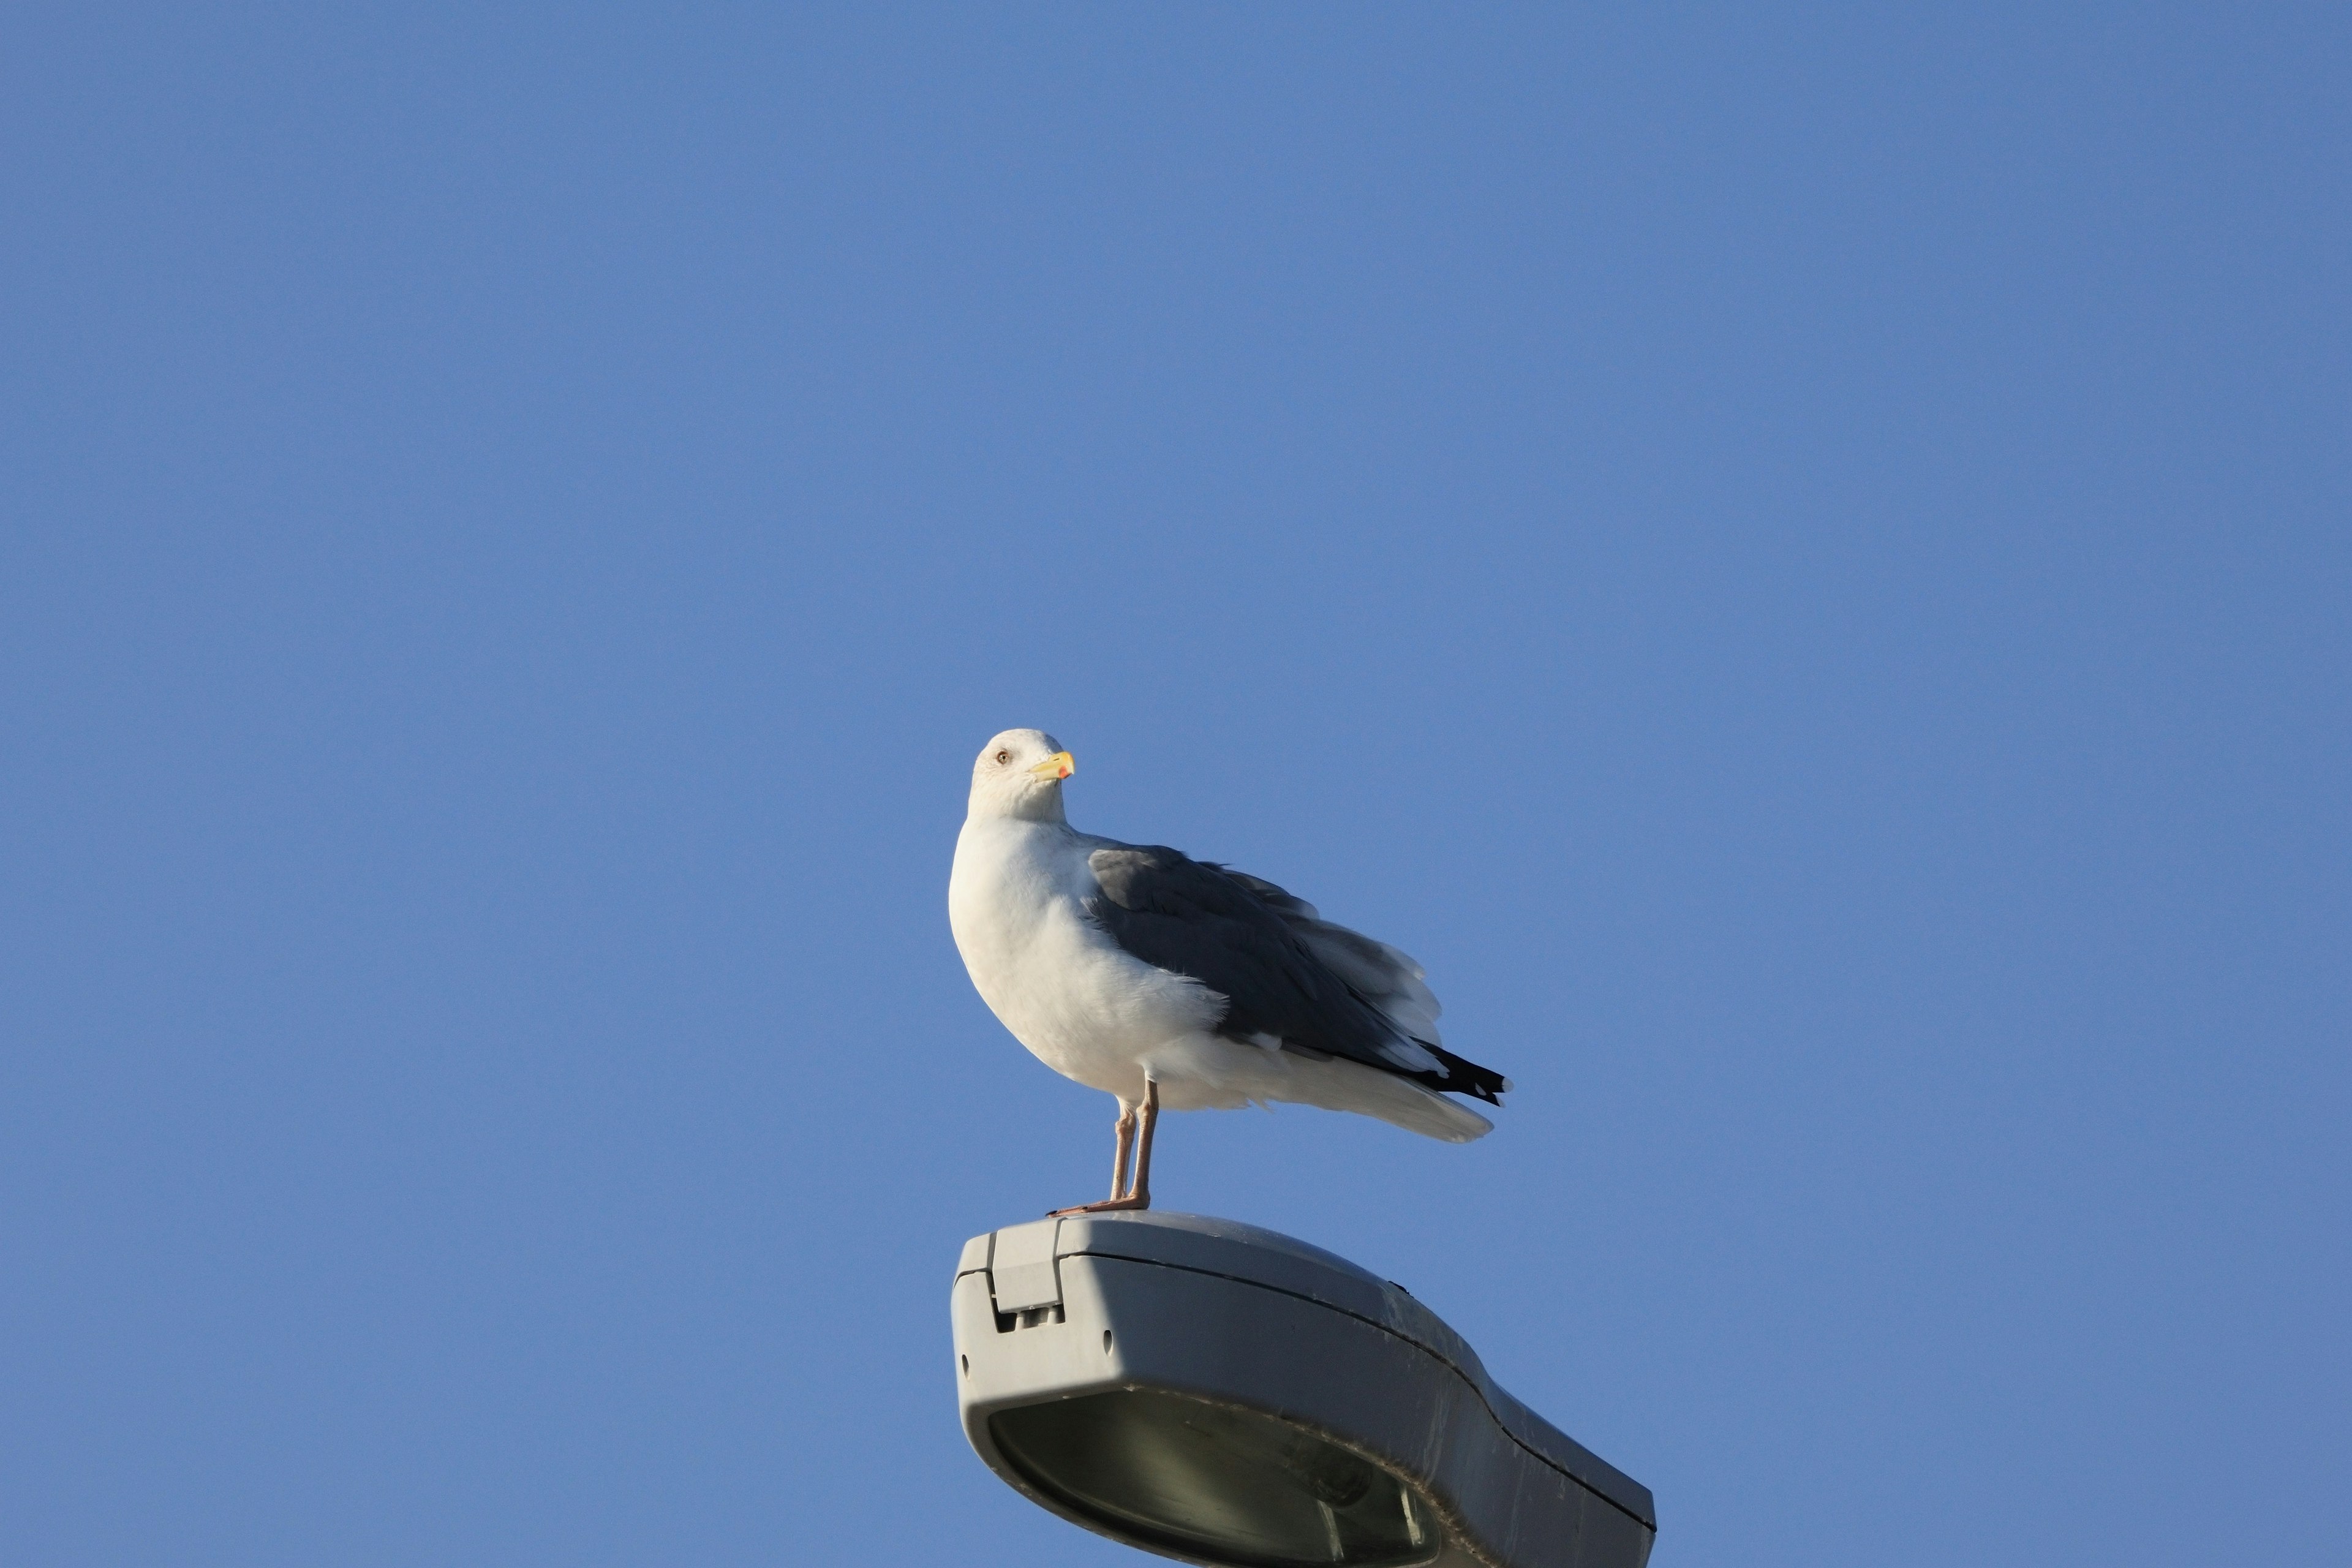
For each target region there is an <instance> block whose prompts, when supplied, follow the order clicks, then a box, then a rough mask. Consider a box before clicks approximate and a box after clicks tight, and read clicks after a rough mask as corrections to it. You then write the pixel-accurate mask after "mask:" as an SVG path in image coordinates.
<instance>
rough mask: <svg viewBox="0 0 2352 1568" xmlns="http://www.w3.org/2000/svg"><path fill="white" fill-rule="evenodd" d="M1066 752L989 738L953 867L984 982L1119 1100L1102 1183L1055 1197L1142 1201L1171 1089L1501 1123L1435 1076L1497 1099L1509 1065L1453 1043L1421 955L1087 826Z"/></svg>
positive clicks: (967, 943) (957, 908) (1027, 735)
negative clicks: (1485, 1063)
mask: <svg viewBox="0 0 2352 1568" xmlns="http://www.w3.org/2000/svg"><path fill="white" fill-rule="evenodd" d="M1076 769H1077V763H1076V759H1075V758H1073V757H1072V756H1071V755H1070V753H1069V752H1068V750H1067V749H1066V747H1064V746H1063V745H1062V743H1061V742H1059V741H1056V740H1055V739H1054V737H1052V736H1051V735H1048V734H1046V733H1045V731H1042V730H1007V731H1004V732H1003V733H1002V734H1000V735H998V736H997V737H996V738H995V739H994V740H992V741H991V742H988V744H987V745H986V746H984V747H982V749H981V752H980V756H979V757H978V758H977V759H976V760H975V761H974V762H973V763H972V767H971V804H970V805H969V807H968V808H967V811H966V814H965V816H964V823H963V831H962V832H961V834H959V835H958V836H957V838H956V853H955V870H954V872H953V874H952V875H951V876H950V878H949V880H948V922H949V924H950V926H951V927H952V928H953V929H954V931H955V941H956V948H957V950H958V951H959V952H961V953H962V954H963V963H964V967H965V969H967V970H968V971H970V972H971V983H972V984H973V986H974V987H976V988H977V989H978V990H979V992H980V994H981V999H982V1001H984V1002H986V1003H987V1004H988V1005H989V1009H990V1010H991V1011H992V1012H993V1013H994V1014H995V1015H996V1016H997V1018H998V1019H999V1020H1000V1021H1001V1022H1002V1023H1003V1025H1004V1026H1005V1027H1006V1028H1007V1029H1009V1030H1011V1031H1012V1032H1013V1037H1014V1038H1015V1039H1017V1040H1019V1041H1020V1042H1021V1043H1022V1044H1023V1045H1024V1046H1026V1047H1029V1050H1030V1052H1031V1053H1032V1054H1033V1055H1034V1056H1035V1057H1036V1058H1038V1059H1039V1060H1041V1061H1043V1062H1044V1063H1045V1065H1046V1066H1047V1067H1050V1068H1053V1069H1054V1070H1055V1071H1056V1072H1058V1073H1060V1074H1061V1075H1062V1076H1063V1077H1065V1078H1068V1079H1076V1081H1077V1082H1079V1083H1083V1084H1085V1085H1087V1087H1088V1088H1091V1089H1101V1090H1102V1091H1103V1092H1104V1093H1106V1094H1108V1095H1111V1096H1113V1097H1114V1098H1116V1099H1117V1100H1118V1120H1117V1121H1114V1122H1113V1123H1112V1131H1113V1134H1114V1137H1115V1140H1116V1144H1115V1152H1114V1154H1113V1158H1112V1164H1111V1186H1110V1196H1109V1197H1108V1198H1107V1199H1105V1200H1104V1201H1102V1202H1100V1203H1092V1204H1081V1205H1077V1206H1076V1207H1075V1208H1066V1209H1057V1210H1055V1213H1056V1214H1089V1213H1096V1212H1099V1211H1103V1210H1110V1209H1144V1208H1150V1206H1151V1135H1152V1131H1153V1129H1154V1127H1155V1126H1156V1125H1157V1124H1158V1122H1159V1119H1160V1110H1161V1109H1162V1108H1163V1107H1164V1108H1165V1109H1167V1110H1232V1109H1234V1108H1236V1107H1240V1106H1244V1105H1253V1104H1265V1103H1266V1102H1269V1101H1272V1100H1288V1101H1292V1102H1295V1103H1299V1104H1305V1105H1319V1106H1322V1107H1324V1108H1326V1109H1327V1110H1353V1111H1360V1112H1361V1113H1362V1114H1364V1115H1367V1116H1377V1117H1379V1118H1380V1119H1381V1121H1388V1122H1392V1123H1394V1124H1395V1125H1397V1126H1399V1127H1403V1128H1408V1129H1410V1130H1411V1131H1415V1132H1420V1133H1424V1134H1426V1135H1427V1136H1429V1137H1432V1138H1442V1139H1444V1140H1445V1141H1446V1142H1453V1143H1466V1142H1469V1141H1470V1140H1472V1139H1474V1138H1479V1137H1483V1136H1485V1135H1486V1133H1488V1132H1490V1131H1493V1130H1494V1123H1493V1122H1491V1121H1487V1120H1486V1118H1485V1117H1483V1116H1481V1115H1479V1114H1478V1113H1477V1112H1476V1111H1475V1110H1471V1109H1470V1108H1469V1107H1468V1106H1465V1105H1464V1104H1462V1103H1461V1102H1460V1101H1458V1100H1449V1099H1447V1098H1446V1094H1447V1093H1454V1094H1465V1095H1468V1096H1469V1097H1471V1098H1472V1099H1474V1100H1484V1101H1486V1103H1487V1104H1489V1105H1500V1104H1501V1103H1502V1100H1501V1098H1500V1096H1501V1095H1502V1093H1503V1092H1504V1091H1506V1090H1507V1089H1509V1088H1510V1087H1511V1084H1510V1080H1509V1079H1506V1078H1504V1077H1503V1076H1502V1075H1501V1074H1500V1073H1497V1072H1495V1071H1494V1070H1492V1069H1491V1068H1482V1067H1480V1066H1478V1065H1477V1064H1476V1063H1475V1062H1470V1061H1465V1060H1464V1059H1463V1058H1460V1057H1457V1056H1455V1055H1454V1053H1453V1052H1451V1051H1449V1050H1447V1049H1446V1048H1445V1047H1444V1044H1443V1043H1442V1042H1441V1041H1440V1040H1439V1038H1438V1033H1437V1014H1438V1003H1437V998H1436V996H1434V995H1433V994H1431V992H1430V989H1429V986H1428V985H1427V984H1425V983H1424V982H1423V977H1422V968H1421V965H1420V964H1418V963H1414V962H1413V961H1412V959H1410V958H1408V957H1406V956H1405V955H1404V954H1403V953H1402V952H1398V951H1397V950H1396V949H1395V948H1393V947H1391V946H1390V945H1389V944H1388V943H1386V942H1376V941H1374V940H1373V939H1371V938H1370V937H1368V936H1364V935H1362V934H1360V933H1359V932H1356V931H1349V929H1348V928H1347V927H1345V926H1341V925H1334V924H1333V923H1331V922H1330V921H1327V920H1325V919H1323V917H1322V916H1321V915H1320V914H1318V913H1317V912H1316V909H1315V906H1314V905H1312V904H1310V903H1307V901H1306V900H1303V899H1299V898H1297V897H1294V896H1293V895H1292V894H1290V893H1288V892H1286V891H1285V890H1284V889H1280V888H1278V887H1276V886H1275V885H1274V884H1273V883H1272V882H1269V881H1266V880H1265V879H1264V878H1260V877H1253V876H1251V875H1250V874H1249V873H1248V872H1246V871H1237V870H1235V869H1234V868H1232V867H1230V866H1222V865H1218V864H1216V863H1215V862H1213V861H1208V860H1195V859H1193V858H1191V857H1190V856H1188V855H1185V854H1184V853H1182V852H1181V850H1176V849H1171V848H1168V847H1166V846H1164V845H1158V844H1122V843H1120V842H1119V841H1118V839H1116V838H1099V837H1096V836H1095V835H1093V834H1090V833H1080V832H1079V831H1077V830H1076V828H1074V827H1072V826H1070V824H1069V819H1068V818H1067V817H1066V816H1065V815H1064V814H1063V809H1062V782H1063V781H1064V780H1065V779H1067V778H1068V777H1070V775H1071V774H1072V773H1075V772H1076ZM1441 1091H1444V1092H1441ZM1130 1152H1132V1154H1133V1159H1134V1164H1133V1173H1132V1175H1131V1176H1130V1174H1129V1154H1130Z"/></svg>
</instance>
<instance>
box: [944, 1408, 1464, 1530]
mask: <svg viewBox="0 0 2352 1568" xmlns="http://www.w3.org/2000/svg"><path fill="white" fill-rule="evenodd" d="M989 1430H990V1433H991V1435H992V1436H994V1437H995V1439H996V1446H997V1447H998V1449H999V1450H1000V1451H1001V1452H1002V1453H1003V1455H1004V1456H1005V1458H1008V1459H1010V1460H1011V1461H1012V1462H1013V1466H1014V1467H1015V1468H1018V1469H1019V1470H1020V1472H1021V1473H1022V1475H1023V1476H1024V1477H1025V1478H1026V1479H1028V1480H1029V1482H1030V1484H1032V1485H1033V1486H1034V1487H1036V1488H1037V1489H1039V1490H1040V1491H1043V1492H1045V1493H1047V1494H1049V1495H1050V1496H1052V1497H1053V1498H1055V1500H1057V1501H1059V1502H1061V1503H1062V1504H1063V1505H1064V1506H1066V1507H1067V1508H1069V1509H1070V1510H1072V1511H1074V1512H1076V1513H1080V1514H1084V1515H1086V1516H1087V1517H1088V1518H1091V1519H1094V1520H1096V1521H1099V1522H1101V1523H1102V1524H1104V1525H1105V1526H1107V1527H1108V1528H1109V1529H1110V1530H1112V1531H1115V1532H1117V1533H1118V1534H1120V1535H1124V1536H1127V1537H1129V1538H1130V1539H1133V1540H1136V1541H1139V1542H1147V1543H1150V1544H1154V1545H1160V1546H1165V1547H1168V1548H1170V1549H1171V1550H1173V1551H1177V1552H1184V1553H1186V1554H1188V1555H1190V1556H1194V1557H1205V1558H1209V1559H1211V1560H1213V1561H1215V1562H1219V1563H1234V1564H1237V1565H1242V1568H1294V1565H1302V1568H1303V1565H1304V1564H1307V1563H1347V1564H1357V1565H1361V1568H1380V1565H1384V1564H1401V1563H1425V1562H1427V1561H1428V1560H1429V1559H1430V1558H1432V1557H1433V1556H1435V1555H1436V1552H1437V1542H1436V1540H1435V1531H1433V1530H1432V1529H1431V1528H1430V1526H1429V1524H1428V1522H1427V1518H1428V1516H1427V1515H1426V1513H1425V1512H1423V1510H1422V1509H1421V1508H1420V1507H1419V1506H1418V1505H1416V1503H1415V1502H1414V1500H1413V1499H1412V1496H1411V1494H1410V1493H1408V1492H1407V1491H1406V1490H1405V1489H1404V1488H1403V1487H1402V1485H1401V1484H1400V1483H1399V1482H1398V1481H1397V1480H1396V1479H1395V1478H1394V1477H1392V1476H1391V1475H1390V1474H1389V1473H1388V1472H1387V1471H1385V1470H1383V1469H1381V1468H1380V1467H1379V1466H1377V1465H1374V1464H1371V1463H1370V1462H1369V1461H1368V1460H1365V1459H1362V1458H1359V1457H1357V1456H1356V1455H1354V1454H1352V1453H1349V1451H1348V1450H1347V1449H1345V1448H1342V1447H1339V1446H1338V1445H1336V1444H1333V1443H1328V1442H1326V1441H1325V1440H1324V1439H1322V1438H1320V1437H1318V1436H1315V1435H1314V1434H1312V1433H1310V1432H1307V1431H1303V1430H1301V1429H1300V1428H1298V1427H1297V1426H1291V1425H1290V1424H1289V1423H1287V1422H1285V1421H1281V1420H1277V1419H1276V1418H1275V1417H1273V1416H1271V1415H1259V1414H1257V1413H1256V1412H1255V1411H1247V1410H1233V1409H1228V1408H1226V1407H1224V1406H1223V1405H1207V1404H1203V1403H1202V1402H1201V1401H1200V1400H1197V1399H1187V1398H1184V1397H1183V1396H1181V1394H1163V1393H1160V1392H1157V1391H1154V1390H1148V1389H1139V1390H1130V1391H1120V1392H1117V1393H1111V1394H1087V1395H1086V1396H1084V1397H1082V1398H1078V1399H1061V1400H1054V1401H1051V1402H1049V1403H1046V1404H1043V1405H1022V1406H1020V1407H1019V1408H1017V1409H1013V1410H1003V1411H999V1412H998V1413H997V1414H996V1415H992V1416H991V1417H990V1418H989Z"/></svg>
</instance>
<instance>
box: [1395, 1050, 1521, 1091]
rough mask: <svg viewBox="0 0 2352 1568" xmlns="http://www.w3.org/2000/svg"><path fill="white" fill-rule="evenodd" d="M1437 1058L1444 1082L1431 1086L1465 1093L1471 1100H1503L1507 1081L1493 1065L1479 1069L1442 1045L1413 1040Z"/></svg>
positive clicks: (1508, 1082) (1476, 1065) (1509, 1081)
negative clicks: (1443, 1070) (1442, 1070)
mask: <svg viewBox="0 0 2352 1568" xmlns="http://www.w3.org/2000/svg"><path fill="white" fill-rule="evenodd" d="M1416 1043H1417V1044H1419V1045H1420V1046H1421V1047H1422V1048H1423V1049H1424V1050H1426V1051H1427V1052H1428V1053H1429V1054H1430V1055H1431V1056H1433V1057H1435V1058H1437V1060H1438V1064H1439V1065H1440V1066H1441V1067H1443V1068H1444V1069H1445V1081H1444V1083H1441V1084H1438V1085H1436V1086H1435V1087H1437V1088H1439V1089H1444V1090H1446V1091H1447V1092H1449V1093H1453V1094H1466V1095H1468V1096H1469V1097H1470V1098H1471V1099H1473V1100H1485V1101H1486V1103H1487V1104H1489V1105H1500V1104H1502V1103H1503V1094H1504V1091H1505V1090H1507V1089H1509V1088H1510V1087H1511V1080H1510V1079H1507V1078H1505V1077H1504V1076H1503V1075H1502V1074H1501V1073H1498V1072H1496V1070H1495V1069H1494V1068H1482V1067H1480V1066H1479V1065H1478V1064H1477V1063H1476V1062H1474V1061H1471V1060H1470V1059H1468V1058H1465V1057H1457V1056H1455V1055H1454V1053H1453V1052H1452V1051H1449V1050H1447V1049H1446V1048H1445V1047H1444V1046H1433V1045H1431V1044H1430V1043H1429V1042H1428V1041H1427V1040H1422V1041H1418V1042H1416Z"/></svg>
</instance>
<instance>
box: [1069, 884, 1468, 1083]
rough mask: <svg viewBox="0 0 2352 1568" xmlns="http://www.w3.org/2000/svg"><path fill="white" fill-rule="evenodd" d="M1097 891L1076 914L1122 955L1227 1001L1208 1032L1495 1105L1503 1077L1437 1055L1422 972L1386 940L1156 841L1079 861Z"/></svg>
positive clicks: (1432, 1006) (1433, 1005)
mask: <svg viewBox="0 0 2352 1568" xmlns="http://www.w3.org/2000/svg"><path fill="white" fill-rule="evenodd" d="M1087 865H1088V867H1089V868H1091V869H1092V870H1093V871H1094V874H1095V879H1096V881H1097V883H1098V884H1099V886H1100V887H1101V889H1102V891H1101V894H1100V896H1098V897H1097V898H1094V899H1090V900H1087V910H1088V912H1089V913H1090V914H1091V915H1093V917H1094V918H1095V920H1096V921H1097V923H1099V924H1100V925H1101V926H1102V927H1103V929H1104V930H1105V931H1108V932H1109V934H1110V936H1111V938H1112V939H1113V940H1114V941H1116V942H1118V944H1119V945H1120V946H1121V947H1122V948H1124V949H1126V950H1127V951H1128V952H1130V953H1132V954H1134V955H1135V956H1136V957H1138V958H1140V959H1142V960H1143V961H1144V962H1145V963H1150V964H1153V965H1155V966H1157V967H1159V968H1161V969H1165V970H1168V971H1170V972H1171V973H1179V974H1187V975H1190V976H1192V978H1193V979H1195V980H1198V981H1200V982H1201V983H1202V984H1204V985H1207V986H1208V987H1210V988H1211V989H1212V990H1214V991H1216V992H1219V993H1220V994H1223V996H1225V998H1226V999H1227V1010H1226V1014H1225V1016H1224V1018H1223V1021H1222V1022H1221V1024H1220V1025H1219V1029H1218V1032H1219V1033H1221V1034H1223V1035H1224V1036H1226V1037H1228V1038H1232V1039H1235V1040H1240V1041H1243V1042H1245V1043H1249V1044H1256V1045H1264V1044H1266V1043H1268V1042H1270V1041H1278V1042H1279V1043H1280V1045H1281V1047H1283V1048H1284V1049H1288V1050H1303V1051H1306V1052H1309V1053H1313V1054H1321V1055H1328V1056H1337V1057H1345V1058H1349V1060H1352V1061H1358V1062H1361V1063H1363V1064H1364V1065H1365V1066H1367V1067H1376V1068H1381V1069H1382V1070H1384V1071H1388V1072H1392V1073H1395V1074H1397V1075H1398V1076H1400V1077H1402V1078H1410V1079H1414V1080H1415V1081H1416V1082H1419V1083H1423V1084H1425V1085H1427V1086H1428V1087H1430V1088H1432V1089H1453V1090H1455V1091H1457V1092H1460V1093H1465V1094H1470V1095H1475V1096H1476V1097H1477V1098H1478V1099H1480V1100H1489V1101H1494V1100H1495V1097H1496V1093H1497V1092H1498V1091H1500V1090H1501V1089H1505V1088H1507V1082H1506V1080H1505V1079H1503V1077H1502V1075H1501V1074H1499V1073H1496V1072H1493V1071H1491V1070H1490V1069H1488V1068H1482V1067H1479V1066H1478V1065H1477V1064H1475V1062H1468V1061H1465V1060H1464V1059H1463V1058H1460V1057H1457V1056H1455V1055H1454V1054H1453V1053H1452V1052H1450V1051H1448V1050H1446V1049H1445V1048H1444V1045H1443V1044H1442V1043H1440V1042H1439V1041H1438V1040H1437V1039H1436V1037H1435V1036H1436V1029H1435V1026H1434V1020H1435V1018H1436V1016H1437V998H1436V997H1435V996H1434V995H1433V994H1431V993H1430V990H1429V987H1428V985H1427V984H1424V983H1423V980H1422V977H1421V966H1420V965H1418V964H1416V963H1413V962H1412V959H1410V958H1408V957H1406V956H1405V955H1404V954H1403V953H1402V952H1398V951H1397V950H1396V949H1394V948H1392V947H1390V946H1389V945H1388V944H1386V943H1385V942H1374V941H1373V940H1372V939H1370V937H1367V936H1363V935H1360V933H1358V932H1356V931H1349V930H1348V929H1347V928H1346V927H1345V926H1339V925H1334V924H1332V923H1331V922H1330V921H1326V920H1324V919H1322V918H1321V916H1319V915H1318V914H1317V912H1316V911H1315V909H1314V906H1313V905H1311V904H1308V903H1307V902H1306V901H1305V900H1301V899H1297V898H1293V897H1292V896H1291V895H1290V894H1289V893H1287V892H1286V891H1284V890H1283V889H1280V888H1278V887H1276V886H1275V885H1274V884H1273V883H1271V882H1268V881H1265V880H1264V879H1261V878H1257V877H1252V876H1249V875H1247V874H1246V873H1242V872H1234V871H1229V870H1227V869H1226V868H1223V867H1221V866H1216V865H1213V864H1209V863H1207V862H1203V861H1199V860H1194V859H1192V858H1191V857H1189V856H1186V855H1184V854H1182V853H1181V851H1178V850H1174V849H1170V848H1167V847H1163V846H1159V845H1116V846H1106V847H1103V848H1100V849H1097V850H1096V851H1094V853H1093V854H1092V855H1090V856H1089V857H1088V858H1087Z"/></svg>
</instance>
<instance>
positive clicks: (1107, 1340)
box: [1103, 1329, 1110, 1355]
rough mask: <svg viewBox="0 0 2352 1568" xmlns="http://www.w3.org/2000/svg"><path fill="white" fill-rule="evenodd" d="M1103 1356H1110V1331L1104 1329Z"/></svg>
mask: <svg viewBox="0 0 2352 1568" xmlns="http://www.w3.org/2000/svg"><path fill="white" fill-rule="evenodd" d="M1103 1354H1105V1355H1108V1354H1110V1331H1109V1330H1108V1329H1105V1330H1104V1331H1103Z"/></svg>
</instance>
